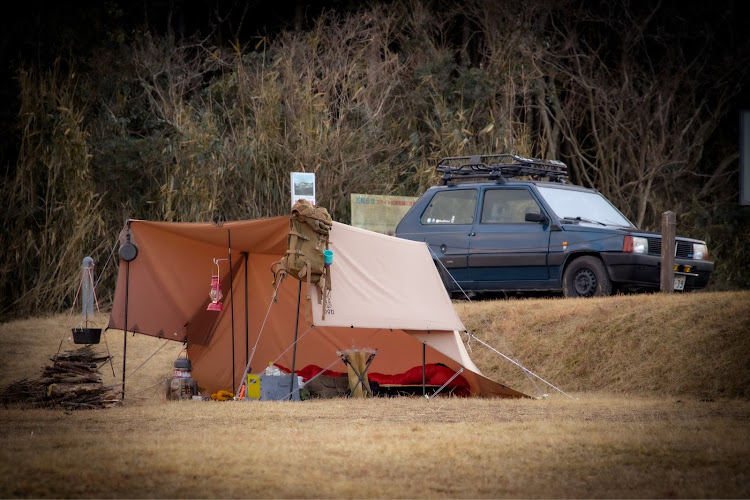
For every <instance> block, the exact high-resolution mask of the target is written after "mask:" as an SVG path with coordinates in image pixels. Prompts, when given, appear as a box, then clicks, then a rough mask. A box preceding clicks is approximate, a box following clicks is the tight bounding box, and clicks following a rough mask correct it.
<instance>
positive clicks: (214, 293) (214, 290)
mask: <svg viewBox="0 0 750 500" xmlns="http://www.w3.org/2000/svg"><path fill="white" fill-rule="evenodd" d="M214 264H216V274H214V275H213V276H211V291H210V292H208V296H209V297H210V298H211V302H209V303H208V307H207V308H206V310H207V311H218V312H221V311H223V310H224V305H223V304H222V303H221V302H220V301H221V299H223V298H224V294H223V293H221V281H220V280H219V262H218V260H217V259H214Z"/></svg>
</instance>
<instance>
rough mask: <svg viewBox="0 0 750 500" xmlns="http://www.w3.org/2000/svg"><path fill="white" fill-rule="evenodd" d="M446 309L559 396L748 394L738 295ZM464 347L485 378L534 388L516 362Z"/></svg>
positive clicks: (747, 319)
mask: <svg viewBox="0 0 750 500" xmlns="http://www.w3.org/2000/svg"><path fill="white" fill-rule="evenodd" d="M455 305H456V310H457V311H458V313H459V315H460V316H461V318H462V320H463V321H464V325H465V326H466V328H467V330H469V331H470V332H472V333H473V334H474V335H476V336H477V337H478V338H480V339H482V340H483V341H485V342H486V343H488V344H489V345H491V346H493V347H494V348H496V349H497V350H498V351H500V352H502V353H503V354H505V355H507V356H509V357H511V358H515V359H517V360H518V361H519V362H520V363H521V364H522V365H523V366H525V367H526V368H527V369H529V370H531V371H532V372H534V373H536V374H537V375H539V376H541V377H542V378H544V379H545V380H547V381H548V382H550V383H551V384H553V385H555V386H557V387H559V388H560V389H562V390H565V391H566V392H568V391H574V392H580V391H586V392H590V391H607V392H610V393H622V394H641V395H648V394H654V395H667V394H670V395H686V396H692V397H696V398H699V399H701V398H716V397H733V398H734V397H743V398H747V397H750V292H748V291H743V292H714V293H692V294H672V295H662V294H654V295H627V296H614V297H605V298H598V299H526V300H503V301H488V302H474V303H466V302H457V303H456V304H455ZM467 345H468V346H470V347H471V352H470V355H471V358H472V359H473V360H474V362H475V363H476V364H477V366H478V367H479V368H480V369H481V370H482V371H483V373H484V374H485V375H487V376H489V377H490V378H492V379H494V380H498V381H501V382H503V383H505V384H506V385H508V386H510V387H513V388H514V389H517V390H521V391H525V392H526V393H527V394H537V392H536V389H535V388H534V387H533V386H532V384H531V383H530V382H529V380H528V378H527V377H526V376H525V375H524V373H523V371H522V370H521V369H519V368H518V367H517V366H516V365H513V364H512V363H511V362H509V361H507V360H505V359H503V358H502V357H501V356H499V355H497V354H496V353H494V352H492V351H491V350H489V349H487V348H485V347H483V346H482V345H480V344H479V343H478V342H469V343H468V344H467ZM537 382H538V380H537ZM539 386H540V388H541V389H542V390H543V391H544V392H550V391H551V390H553V389H550V388H549V387H547V386H546V384H543V383H541V382H539Z"/></svg>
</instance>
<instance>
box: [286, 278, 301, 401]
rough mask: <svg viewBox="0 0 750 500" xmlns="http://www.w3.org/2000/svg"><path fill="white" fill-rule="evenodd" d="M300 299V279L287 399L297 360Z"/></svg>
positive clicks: (292, 383)
mask: <svg viewBox="0 0 750 500" xmlns="http://www.w3.org/2000/svg"><path fill="white" fill-rule="evenodd" d="M301 299H302V280H300V281H299V287H298V288H297V319H296V321H295V323H294V344H293V345H294V348H293V349H292V373H291V374H290V376H289V401H291V400H292V397H293V396H294V377H296V375H295V374H294V365H295V363H296V362H297V332H298V331H299V303H300V300H301Z"/></svg>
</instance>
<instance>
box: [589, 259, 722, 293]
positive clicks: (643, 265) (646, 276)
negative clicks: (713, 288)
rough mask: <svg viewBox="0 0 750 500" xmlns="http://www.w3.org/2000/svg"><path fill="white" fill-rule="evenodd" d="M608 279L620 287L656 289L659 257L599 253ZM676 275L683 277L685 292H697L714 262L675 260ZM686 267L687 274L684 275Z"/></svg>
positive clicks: (703, 286)
mask: <svg viewBox="0 0 750 500" xmlns="http://www.w3.org/2000/svg"><path fill="white" fill-rule="evenodd" d="M601 256H602V260H604V264H605V265H606V266H607V271H608V272H609V277H610V279H611V280H612V281H613V282H615V283H617V284H618V285H621V286H624V287H633V288H637V287H647V288H659V285H660V283H661V257H659V256H656V255H640V254H629V253H602V254H601ZM674 262H675V265H676V266H677V268H678V270H677V271H676V272H675V274H676V275H683V276H685V290H699V289H701V288H705V287H706V285H708V279H709V278H710V277H711V273H712V272H713V271H714V263H713V262H710V261H705V260H693V259H675V261H674ZM688 268H689V272H686V271H687V269H688Z"/></svg>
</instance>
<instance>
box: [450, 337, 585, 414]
mask: <svg viewBox="0 0 750 500" xmlns="http://www.w3.org/2000/svg"><path fill="white" fill-rule="evenodd" d="M464 333H466V335H468V336H469V337H471V338H474V339H476V340H477V342H479V343H480V344H482V345H483V346H485V347H487V348H488V349H490V350H491V351H493V352H496V353H497V354H499V355H500V356H502V357H504V358H505V359H507V360H508V361H510V362H511V363H513V364H514V365H516V366H518V367H519V368H521V369H522V370H523V371H524V372H525V373H527V374H531V375H533V376H535V377H536V378H538V379H539V380H541V381H542V382H544V383H545V384H547V385H548V386H550V387H552V388H553V389H555V390H556V391H559V392H560V393H562V394H564V395H566V396H568V397H569V398H570V399H575V398H574V397H573V396H571V395H570V394H568V393H567V392H565V391H563V390H562V389H560V388H558V387H556V386H555V385H554V384H551V383H550V382H548V381H546V380H544V379H543V378H542V377H540V376H539V375H537V374H536V373H534V372H532V371H531V370H529V369H528V368H526V367H525V366H522V365H521V363H519V362H517V361H514V360H512V359H510V358H509V357H508V356H506V355H505V354H503V353H501V352H500V351H498V350H497V349H495V348H494V347H492V346H491V345H489V344H488V343H487V342H485V341H484V340H482V339H480V338H479V337H477V336H476V335H474V334H473V333H471V332H470V331H468V330H464ZM534 385H536V384H534Z"/></svg>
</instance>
